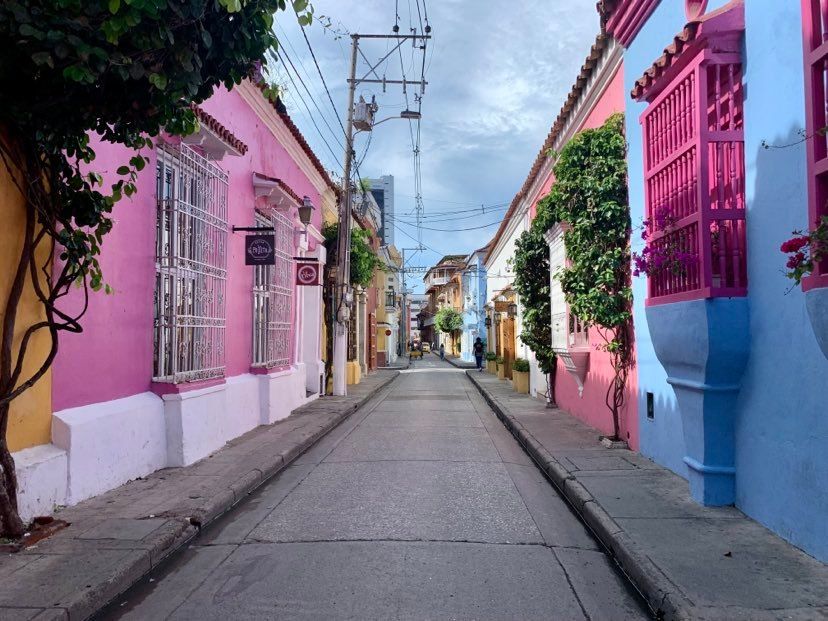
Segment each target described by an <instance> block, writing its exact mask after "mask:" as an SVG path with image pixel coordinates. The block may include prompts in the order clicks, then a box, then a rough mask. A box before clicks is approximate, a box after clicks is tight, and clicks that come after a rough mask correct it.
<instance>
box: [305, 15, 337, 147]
mask: <svg viewBox="0 0 828 621" xmlns="http://www.w3.org/2000/svg"><path fill="white" fill-rule="evenodd" d="M299 27H300V28H301V29H302V36H303V37H304V39H305V43H306V44H307V46H308V50H309V51H310V54H311V58H313V64H314V65H316V72H317V73H318V74H319V78H320V79H321V80H322V86H323V87H324V88H325V93H326V94H327V95H328V101H329V102H331V107H332V108H333V111H334V114H335V115H336V120H337V121H339V126H340V127H341V128H342V133H343V134H344V133H345V126H344V125H343V124H342V119H340V118H339V113H338V111H337V109H336V104H335V103H334V100H333V97H331V91H330V90H329V89H328V83H327V82H325V76H324V75H323V74H322V69H321V68H320V67H319V62H318V61H317V60H316V54H315V53H314V51H313V46H311V43H310V40H309V39H308V33H306V32H305V27H304V26H302V25H301V24H299Z"/></svg>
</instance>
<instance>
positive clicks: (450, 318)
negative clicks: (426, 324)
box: [434, 306, 463, 334]
mask: <svg viewBox="0 0 828 621" xmlns="http://www.w3.org/2000/svg"><path fill="white" fill-rule="evenodd" d="M434 325H435V326H437V329H438V330H440V332H446V333H448V334H452V333H454V332H456V331H457V330H459V329H460V328H462V327H463V316H462V315H461V314H460V313H458V312H457V311H456V310H454V309H453V308H450V307H448V306H444V307H443V308H441V309H440V310H438V311H437V314H436V315H435V316H434Z"/></svg>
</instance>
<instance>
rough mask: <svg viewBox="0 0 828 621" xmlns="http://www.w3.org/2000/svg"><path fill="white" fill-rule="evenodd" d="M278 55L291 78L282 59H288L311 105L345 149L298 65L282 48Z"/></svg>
mask: <svg viewBox="0 0 828 621" xmlns="http://www.w3.org/2000/svg"><path fill="white" fill-rule="evenodd" d="M276 55H277V58H279V60H281V61H282V65H283V66H284V67H285V71H287V72H288V77H290V71H288V68H287V65H285V61H284V60H283V59H282V57H284V58H285V59H287V61H288V63H289V64H290V66H291V68H292V69H293V72H294V73H295V74H296V77H297V78H299V83H300V84H301V85H302V86H303V87H304V89H305V92H306V93H307V94H308V97H309V98H310V100H311V103H312V104H313V107H314V108H316V110H317V111H318V112H319V116H320V117H321V118H322V121H323V122H324V123H325V126H326V127H327V128H328V131H330V132H331V136H333V139H334V140H336V143H337V144H338V145H339V146H340V148H342V149H344V148H345V145H344V144H342V141H341V140H340V139H339V136H338V135H337V132H335V131H334V130H333V128H332V127H331V124H330V123H328V118H327V117H326V116H325V114H324V113H323V112H322V108H320V107H319V104H317V103H316V98H315V97H314V96H313V94H312V93H311V91H310V89H309V88H308V85H307V84H306V83H305V81H304V80H303V79H302V75H301V74H300V73H299V70H298V69H296V65H294V64H293V61H292V60H291V59H290V56H288V55H287V52H286V51H285V49H284V48H282V49H281V51H280V52H277V53H276ZM291 82H292V80H291ZM293 85H294V87H296V83H295V82H293ZM338 118H339V117H337V119H338ZM343 135H344V132H343Z"/></svg>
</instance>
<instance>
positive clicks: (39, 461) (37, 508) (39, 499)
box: [12, 444, 68, 522]
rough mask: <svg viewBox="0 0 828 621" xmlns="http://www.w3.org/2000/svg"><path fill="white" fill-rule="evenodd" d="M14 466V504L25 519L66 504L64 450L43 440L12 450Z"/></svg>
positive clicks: (49, 511) (46, 513) (65, 461)
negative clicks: (41, 442) (15, 503)
mask: <svg viewBox="0 0 828 621" xmlns="http://www.w3.org/2000/svg"><path fill="white" fill-rule="evenodd" d="M12 457H13V458H14V465H15V468H16V469H17V485H18V488H17V506H18V510H19V511H20V517H21V518H23V520H24V521H26V522H28V521H29V520H31V519H32V518H33V517H35V516H38V515H51V514H52V513H53V512H54V510H55V507H56V506H58V505H64V504H66V480H67V472H68V470H67V468H68V466H67V460H66V451H64V450H62V449H59V448H58V447H56V446H55V445H54V444H43V445H41V446H34V447H32V448H27V449H23V450H22V451H17V452H16V453H12Z"/></svg>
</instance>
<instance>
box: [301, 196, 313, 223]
mask: <svg viewBox="0 0 828 621" xmlns="http://www.w3.org/2000/svg"><path fill="white" fill-rule="evenodd" d="M314 209H316V208H315V207H314V206H313V203H312V202H311V199H309V198H308V197H307V196H305V197H304V198H303V199H302V206H301V207H299V221H300V222H301V223H302V224H303V225H305V226H308V225H309V224H310V223H311V218H312V217H313V210H314Z"/></svg>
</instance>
